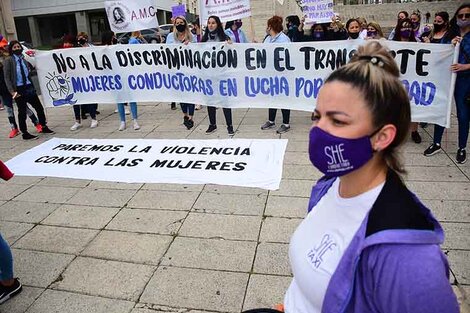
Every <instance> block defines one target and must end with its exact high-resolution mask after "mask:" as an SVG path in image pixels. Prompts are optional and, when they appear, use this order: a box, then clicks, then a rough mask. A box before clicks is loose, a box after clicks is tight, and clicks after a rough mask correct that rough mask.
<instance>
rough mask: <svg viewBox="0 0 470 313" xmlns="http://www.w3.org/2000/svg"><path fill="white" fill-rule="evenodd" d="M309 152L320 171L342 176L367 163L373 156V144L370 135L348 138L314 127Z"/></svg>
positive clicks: (311, 132)
mask: <svg viewBox="0 0 470 313" xmlns="http://www.w3.org/2000/svg"><path fill="white" fill-rule="evenodd" d="M374 134H375V132H374ZM372 136H373V135H372ZM309 154H310V161H311V162H312V164H313V166H315V167H316V168H318V170H320V172H322V173H323V174H325V175H327V176H333V177H340V176H343V175H346V174H348V173H350V172H352V171H354V170H357V169H358V168H360V167H361V166H363V165H364V164H366V163H367V161H369V160H370V159H371V158H372V145H371V143H370V136H364V137H361V138H357V139H347V138H341V137H336V136H333V135H331V134H328V133H327V132H325V131H324V130H322V129H321V128H319V127H313V128H312V129H311V130H310V141H309Z"/></svg>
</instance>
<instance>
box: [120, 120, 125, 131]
mask: <svg viewBox="0 0 470 313" xmlns="http://www.w3.org/2000/svg"><path fill="white" fill-rule="evenodd" d="M124 129H126V122H121V124H120V125H119V128H118V130H119V131H123V130H124Z"/></svg>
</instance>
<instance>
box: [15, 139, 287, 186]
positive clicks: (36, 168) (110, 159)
mask: <svg viewBox="0 0 470 313" xmlns="http://www.w3.org/2000/svg"><path fill="white" fill-rule="evenodd" d="M286 146H287V140H286V139H225V140H186V139H182V140H164V139H153V140H150V139H66V138H53V139H50V140H48V141H46V142H44V143H43V144H41V145H39V146H36V147H34V148H32V149H30V150H28V151H25V152H23V153H22V154H20V155H18V156H16V157H14V158H13V159H11V160H9V161H8V162H6V164H7V166H8V167H9V168H10V170H11V171H12V172H14V173H15V175H17V176H49V177H63V178H77V179H89V180H102V181H113V182H124V183H173V184H218V185H231V186H244V187H258V188H263V189H269V190H275V189H279V184H280V182H281V178H282V165H283V161H284V153H285V150H286Z"/></svg>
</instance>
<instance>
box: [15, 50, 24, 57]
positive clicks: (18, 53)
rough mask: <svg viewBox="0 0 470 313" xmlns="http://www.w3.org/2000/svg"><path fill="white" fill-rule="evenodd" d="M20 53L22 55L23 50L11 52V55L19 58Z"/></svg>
mask: <svg viewBox="0 0 470 313" xmlns="http://www.w3.org/2000/svg"><path fill="white" fill-rule="evenodd" d="M22 53H23V49H17V50H13V54H14V55H18V56H20V55H21V54H22Z"/></svg>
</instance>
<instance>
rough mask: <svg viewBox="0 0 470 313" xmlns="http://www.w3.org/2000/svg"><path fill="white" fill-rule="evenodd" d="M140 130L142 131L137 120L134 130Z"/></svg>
mask: <svg viewBox="0 0 470 313" xmlns="http://www.w3.org/2000/svg"><path fill="white" fill-rule="evenodd" d="M139 129H140V125H139V123H137V120H134V130H139Z"/></svg>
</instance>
